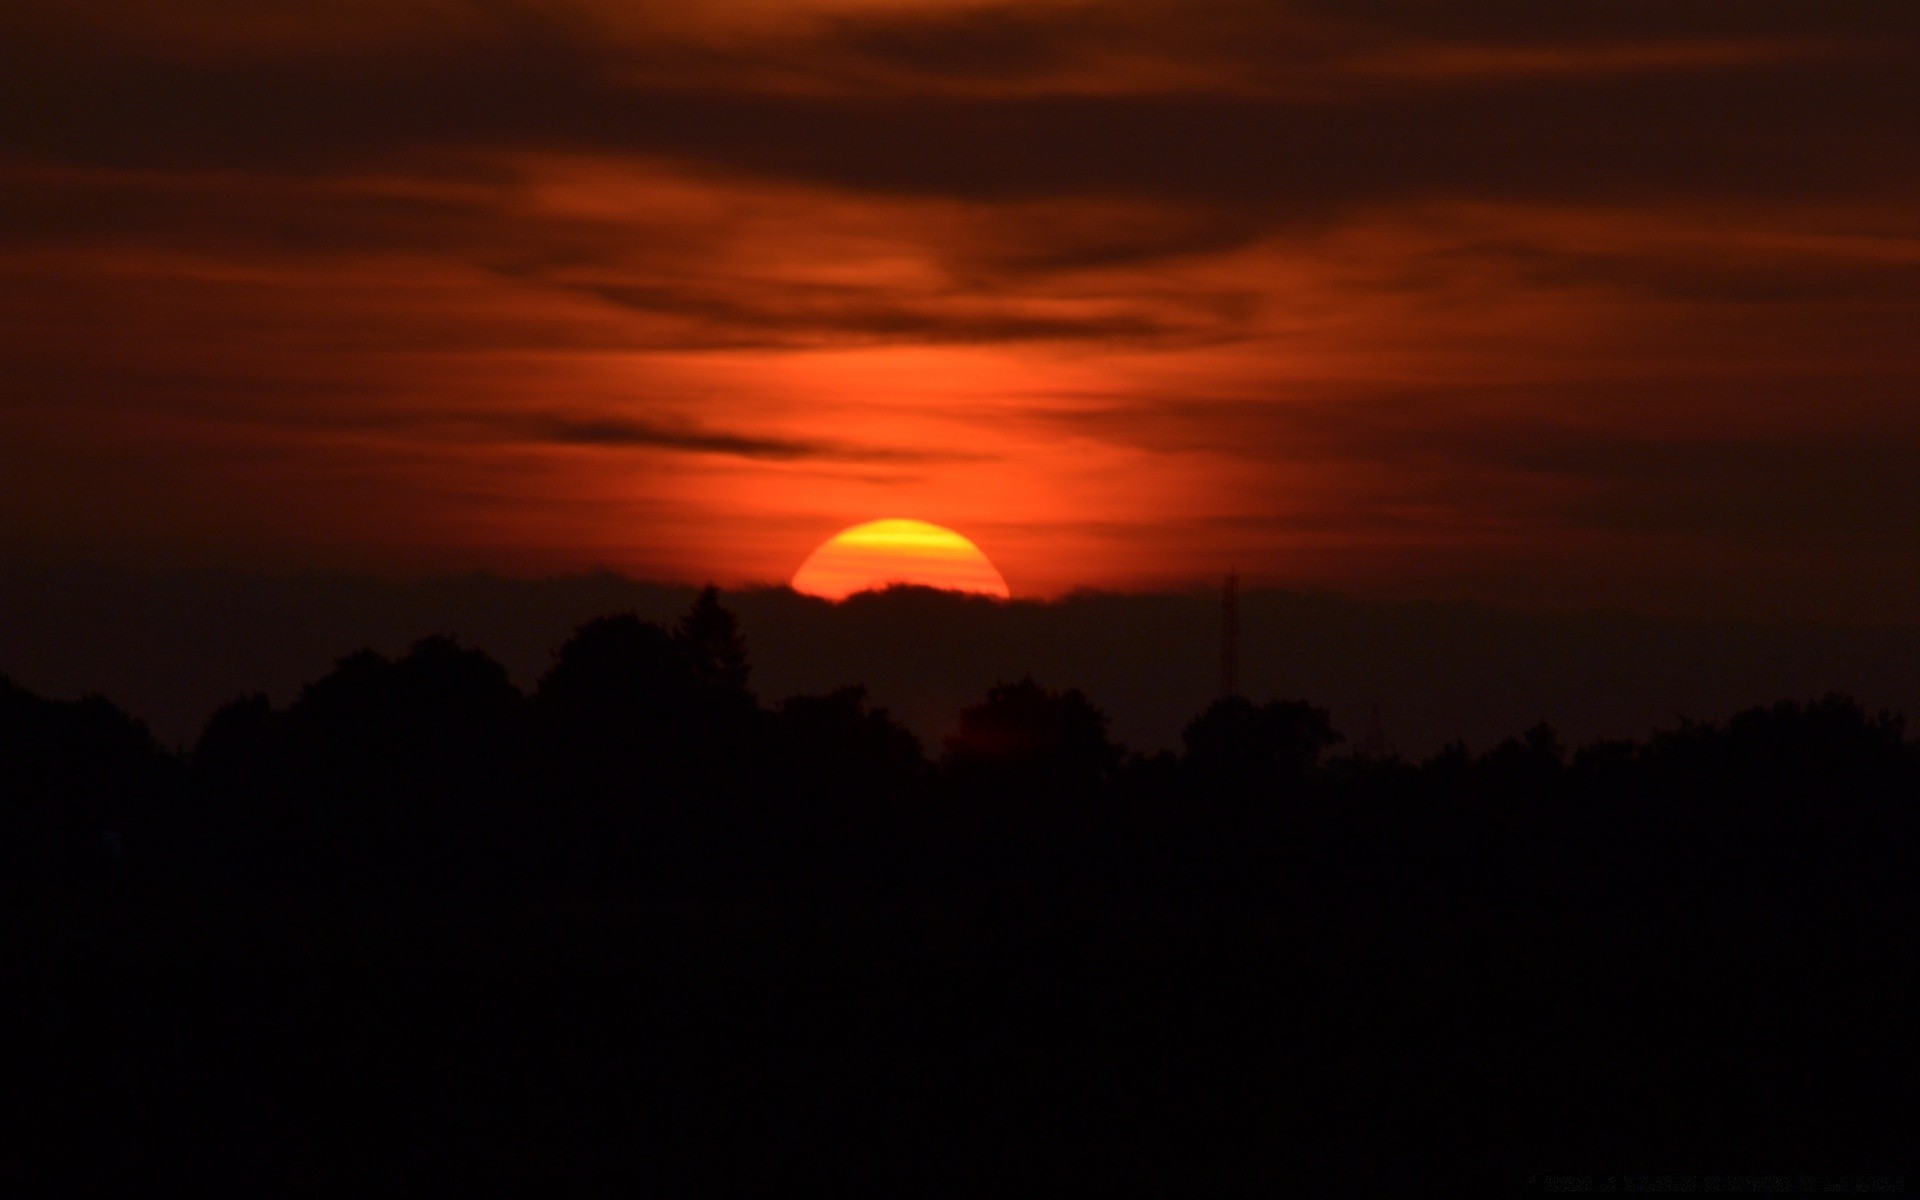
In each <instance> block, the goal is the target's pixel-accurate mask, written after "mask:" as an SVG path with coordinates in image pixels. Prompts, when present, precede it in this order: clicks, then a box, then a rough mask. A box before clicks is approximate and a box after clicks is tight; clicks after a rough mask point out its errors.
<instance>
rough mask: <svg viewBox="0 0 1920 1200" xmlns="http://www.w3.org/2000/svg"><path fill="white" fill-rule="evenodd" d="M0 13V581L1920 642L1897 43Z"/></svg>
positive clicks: (1582, 34)
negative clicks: (1671, 630)
mask: <svg viewBox="0 0 1920 1200" xmlns="http://www.w3.org/2000/svg"><path fill="white" fill-rule="evenodd" d="M1563 9H1566V6H1546V5H1537V4H1520V3H1507V2H1496V0H1473V2H1470V3H1464V4H1452V5H1448V6H1445V9H1444V10H1438V9H1435V8H1434V6H1431V5H1424V4H1412V3H1395V2H1388V0H1379V2H1374V3H1364V4H1352V3H1343V4H1339V5H1334V4H1329V3H1318V4H1316V3H1292V4H1272V3H1258V4H1256V3H1250V2H1249V3H1229V2H1221V3H1185V2H1183V3H1178V4H1174V3H1167V4H1153V3H1146V4H1142V3H1124V4H1123V3H1101V2H1098V0H1092V2H1084V3H1083V2H1073V3H1067V2H1061V3H1037V4H1036V3H1028V4H1020V5H1011V4H988V3H959V2H955V3H946V2H937V0H920V2H908V0H893V2H887V3H883V2H880V0H864V2H861V0H840V2H826V0H821V2H817V3H781V4H773V3H759V2H754V0H729V2H727V3H715V4H703V5H697V6H688V5H666V4H651V3H643V4H620V5H614V4H603V3H596V2H591V0H569V2H560V0H555V2H552V3H534V2H532V0H523V2H520V3H503V2H498V0H490V2H487V3H478V2H467V0H438V2H433V3H419V4H380V5H358V4H347V5H342V4H337V3H329V4H318V3H314V4H302V3H286V4H279V5H274V6H264V7H263V6H257V5H240V4H235V3H228V2H226V0H218V2H216V0H192V2H190V3H183V4H180V5H171V6H169V8H168V12H167V16H166V19H165V20H161V19H159V18H158V17H155V16H153V15H152V14H151V13H150V11H149V10H148V9H146V8H144V7H141V6H135V5H131V4H126V3H123V2H121V0H88V2H86V3H77V4H72V5H62V6H58V7H57V8H48V7H45V6H43V7H42V9H41V10H40V11H35V12H29V13H21V14H15V15H9V16H6V17H4V18H0V372H4V377H5V379H6V380H7V381H8V386H7V388H6V389H5V391H4V394H0V481H3V482H0V500H3V501H4V502H5V505H6V511H7V513H8V514H9V519H8V521H7V522H6V525H5V526H4V527H0V539H4V543H3V544H0V550H5V551H6V552H9V553H13V554H27V555H31V556H47V555H52V556H56V557H111V558H127V557H136V558H138V557H143V556H144V557H148V558H157V559H160V560H164V561H178V560H181V559H186V560H190V561H213V562H238V563H241V564H245V565H265V564H270V563H287V564H292V565H301V566H311V565H355V566H374V567H380V568H383V569H416V568H417V567H419V566H421V565H430V566H434V567H466V566H487V567H493V568H498V569H507V570H525V571H540V570H565V569H576V568H579V567H583V566H586V565H591V564H594V563H607V564H612V565H616V566H619V567H621V568H622V569H625V570H629V571H634V572H639V573H645V574H653V575H659V576H664V577H669V578H681V579H694V578H702V577H706V576H709V575H711V576H715V577H718V578H721V579H723V580H731V581H745V580H754V579H776V578H784V577H785V575H786V574H788V573H789V572H790V571H791V570H792V569H793V567H794V566H795V565H797V563H798V562H799V561H800V559H801V558H803V557H804V556H805V554H806V553H807V551H808V550H810V549H811V548H812V546H813V545H814V544H816V543H817V542H818V541H819V540H820V539H821V538H824V537H825V536H827V535H828V534H830V533H831V532H833V531H834V530H835V529H838V528H841V527H844V526H846V525H848V524H852V523H854V522H857V521H860V520H865V519H871V518H875V517H882V516H911V517H919V518H923V519H927V520H932V521H937V522H939V523H942V524H946V525H951V526H954V527H956V528H959V529H961V530H962V531H964V532H966V533H968V534H969V535H970V536H972V537H974V539H975V540H976V541H978V542H979V543H980V544H981V546H982V547H983V548H984V549H985V550H986V551H987V552H988V554H989V555H990V556H991V557H993V559H994V560H995V562H996V563H997V564H998V565H999V566H1000V567H1001V569H1002V571H1003V573H1004V574H1005V575H1006V576H1007V578H1008V581H1009V583H1010V584H1011V585H1012V586H1013V588H1014V589H1015V591H1016V593H1024V594H1054V593H1059V592H1063V591H1065V590H1068V589H1070V588H1073V587H1075V586H1082V585H1092V586H1102V587H1120V588H1127V587H1147V586H1162V585H1167V584H1177V583H1184V582H1187V581H1191V580H1194V579H1199V578H1208V577H1211V576H1213V575H1215V574H1217V573H1219V572H1220V571H1221V570H1223V569H1224V567H1225V566H1226V565H1227V564H1229V563H1232V564H1235V565H1237V566H1238V567H1239V568H1240V569H1241V570H1242V571H1243V572H1244V573H1247V574H1249V575H1251V576H1253V577H1254V578H1256V579H1261V580H1265V581H1269V582H1275V583H1286V584H1292V585H1299V584H1307V585H1314V586H1331V587H1338V588H1344V589H1349V590H1359V591H1365V592H1368V593H1370V594H1372V593H1378V594H1383V595H1400V596H1405V595H1473V596H1482V597H1487V596H1497V597H1499V598H1502V599H1511V598H1514V597H1522V598H1525V599H1528V600H1537V601H1539V602H1542V603H1554V604H1568V603H1576V604H1577V603H1592V602H1601V603H1609V604H1622V605H1627V606H1630V607H1638V608H1646V609H1661V610H1675V611H1689V612H1693V611H1712V612H1717V613H1729V612H1732V613H1744V614H1754V615H1765V616H1804V617H1819V618H1832V619H1872V620H1911V619H1912V615H1913V613H1914V612H1916V611H1920V526H1916V525H1915V524H1914V523H1913V522H1911V521H1909V520H1907V519H1905V516H1904V514H1907V513H1910V512H1912V511H1914V509H1915V508H1916V504H1917V502H1920V483H1916V482H1915V481H1916V480H1920V415H1916V414H1920V408H1916V406H1915V405H1914V404H1913V402H1912V401H1913V398H1914V396H1915V384H1916V382H1917V377H1920V350H1917V349H1916V348H1915V346H1916V343H1915V341H1914V339H1913V338H1912V334H1911V331H1912V330H1913V329H1914V328H1916V327H1920V320H1917V318H1920V270H1917V268H1920V219H1917V218H1916V217H1915V215H1914V214H1915V213H1920V203H1917V202H1920V186H1916V185H1920V165H1916V164H1920V155H1916V154H1915V153H1914V151H1915V149H1916V145H1915V140H1916V139H1915V133H1916V130H1920V70H1916V69H1915V68H1916V66H1920V13H1916V12H1909V11H1907V10H1906V9H1905V8H1904V7H1903V6H1897V5H1885V4H1878V3H1875V4H1868V3H1856V4H1834V5H1824V6H1819V7H1818V8H1815V7H1814V6H1807V5H1804V4H1786V3H1772V2H1762V3H1750V4H1743V5H1740V6H1726V5H1721V4H1708V3H1704V2H1701V3H1693V2H1687V0H1681V2H1678V3H1663V4H1659V5H1653V4H1644V5H1643V4H1637V3H1628V4H1610V5H1606V6H1604V7H1603V9H1601V10H1597V11H1574V10H1567V11H1561V10H1563Z"/></svg>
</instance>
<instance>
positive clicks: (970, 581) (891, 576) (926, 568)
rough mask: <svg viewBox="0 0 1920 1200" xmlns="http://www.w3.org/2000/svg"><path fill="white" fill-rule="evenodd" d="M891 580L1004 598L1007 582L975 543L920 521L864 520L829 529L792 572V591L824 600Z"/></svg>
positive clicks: (880, 585)
mask: <svg viewBox="0 0 1920 1200" xmlns="http://www.w3.org/2000/svg"><path fill="white" fill-rule="evenodd" d="M893 584H912V585H916V586H919V587H930V588H945V589H947V590H949V591H955V592H976V593H979V594H981V595H986V596H998V597H999V598H1001V599H1002V600H1004V599H1006V598H1007V597H1008V596H1009V595H1010V593H1009V592H1008V591H1007V581H1006V580H1004V579H1002V578H1001V577H1000V572H998V571H996V570H994V568H993V564H992V563H990V562H988V561H987V556H986V555H984V554H982V553H980V548H979V547H978V546H976V545H974V544H973V543H972V542H970V541H968V540H967V539H966V538H964V537H961V536H960V535H959V534H957V533H955V532H954V531H953V530H951V529H946V528H943V527H942V526H939V525H930V524H928V523H927V522H925V521H902V520H887V521H869V522H867V523H866V524H865V525H855V526H854V527H853V528H851V529H843V530H841V531H840V532H839V533H836V534H834V535H833V536H832V537H830V538H828V539H827V540H826V541H825V542H823V543H821V545H820V548H819V549H817V550H815V551H814V552H813V553H812V554H810V555H808V556H807V561H806V562H804V563H801V564H800V569H799V570H798V571H795V572H794V575H793V584H792V587H793V590H794V591H796V592H804V593H806V594H807V595H809V596H822V597H825V598H826V599H828V600H844V599H846V598H847V597H848V596H851V595H853V594H854V593H855V592H864V591H870V590H872V589H875V588H884V587H888V586H891V585H893Z"/></svg>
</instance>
